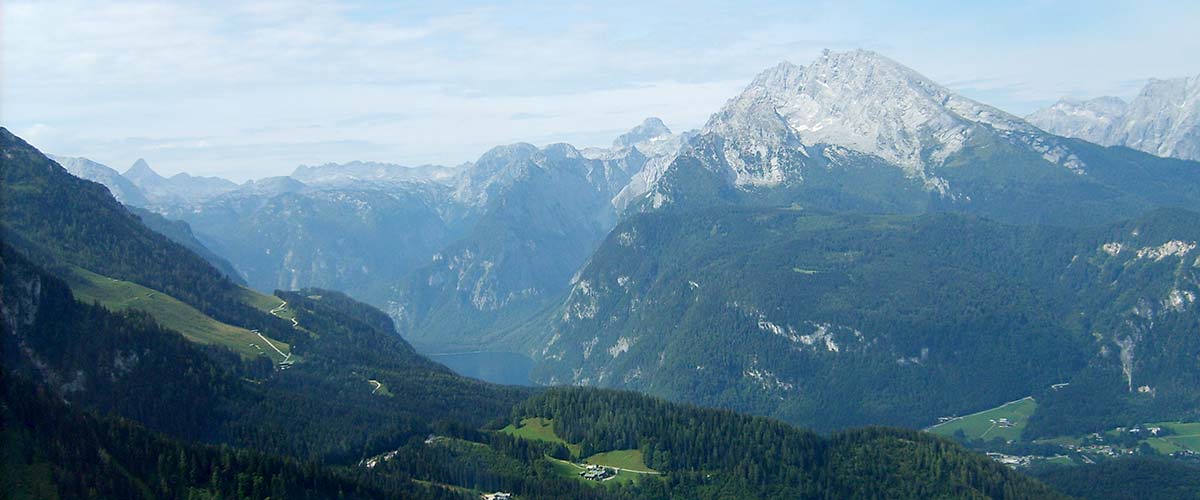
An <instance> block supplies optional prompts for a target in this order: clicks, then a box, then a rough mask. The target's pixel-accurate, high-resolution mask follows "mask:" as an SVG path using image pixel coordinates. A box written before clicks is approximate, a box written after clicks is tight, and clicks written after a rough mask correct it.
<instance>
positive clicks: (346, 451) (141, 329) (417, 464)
mask: <svg viewBox="0 0 1200 500" xmlns="http://www.w3.org/2000/svg"><path fill="white" fill-rule="evenodd" d="M3 134H4V135H3V137H6V138H10V139H13V140H9V141H6V142H5V143H4V144H3V146H4V147H3V151H2V154H3V155H4V157H5V160H6V161H5V177H4V184H3V185H2V186H0V187H2V188H3V192H4V199H5V201H6V203H11V201H12V200H14V199H20V200H22V201H24V202H25V203H24V204H23V205H21V207H20V209H18V210H10V209H9V208H11V205H9V206H6V207H5V208H6V209H5V211H4V227H5V233H4V235H5V242H4V245H3V247H2V251H0V266H2V269H0V273H2V274H3V280H2V281H0V283H3V288H2V289H0V292H2V299H3V301H2V304H3V318H4V321H3V323H2V324H0V326H2V327H3V332H2V334H3V342H2V343H0V346H2V348H3V352H2V353H0V354H2V355H3V359H4V368H3V372H2V375H0V376H3V377H4V378H3V380H4V381H5V383H4V387H5V394H4V396H5V398H4V406H3V417H4V419H5V426H4V433H5V440H4V445H3V454H2V456H3V457H4V461H5V462H4V463H5V465H6V466H5V468H4V470H5V473H4V476H3V480H2V484H3V485H4V486H5V488H12V490H11V491H13V492H14V494H17V493H20V494H28V495H30V496H35V497H54V496H60V497H70V496H74V494H75V493H77V492H80V491H86V492H89V493H88V495H94V496H99V497H128V496H145V497H163V496H166V497H184V496H188V497H196V496H200V497H203V496H222V495H225V494H227V492H229V491H236V492H237V494H238V495H240V496H245V497H265V496H267V495H274V494H277V493H279V492H283V493H285V494H287V495H295V496H309V497H321V496H328V495H329V492H331V491H336V492H337V494H338V495H339V496H347V497H355V496H356V495H357V496H365V497H379V496H391V495H395V496H401V497H406V498H409V497H417V498H422V497H430V498H437V497H449V498H473V497H477V496H478V495H479V494H480V493H481V492H483V491H485V490H489V491H490V490H495V489H504V490H509V491H514V492H517V493H518V494H519V495H520V497H521V498H547V499H548V498H844V497H846V495H850V496H863V497H871V496H887V497H891V498H925V497H927V496H928V495H930V494H933V495H949V496H972V497H979V498H1054V497H1055V496H1056V495H1057V494H1056V493H1053V492H1052V490H1049V489H1048V488H1047V487H1045V486H1044V485H1042V484H1041V483H1038V482H1036V481H1034V480H1031V479H1028V478H1026V477H1024V476H1021V475H1020V474H1018V473H1015V472H1013V471H1011V470H1009V469H1007V468H1005V467H1003V466H1002V465H999V464H997V463H994V462H992V461H990V460H987V459H986V458H985V457H982V456H980V455H978V454H975V453H974V452H970V451H968V450H965V449H964V448H962V447H960V446H958V445H955V444H953V443H951V442H949V441H945V440H942V439H940V438H936V437H932V436H923V435H918V434H914V433H912V432H911V431H899V430H887V429H876V430H866V431H860V432H855V433H847V434H844V435H838V436H835V437H833V438H828V439H826V438H820V437H818V436H816V435H815V434H812V433H809V432H806V431H802V430H800V429H797V428H794V427H791V426H789V425H786V424H782V423H779V422H774V421H770V420H766V419H763V418H761V417H748V416H742V415H737V414H734V413H730V412H725V411H716V410H702V409H697V408H693V407H688V406H681V405H677V404H673V403H667V402H663V401H659V400H655V399H652V398H648V397H644V396H635V395H631V394H627V393H619V392H610V391H595V390H588V389H547V390H538V391H534V390H530V389H521V388H512V387H503V386H495V385H490V384H486V383H483V382H478V381H474V380H470V379H466V378H463V377H460V376H457V375H455V374H453V373H452V372H450V371H449V370H447V369H445V368H444V367H442V366H440V365H437V364H436V363H432V362H430V361H428V360H426V359H424V358H422V357H420V356H419V355H417V354H416V353H415V351H413V350H412V348H411V347H410V346H409V345H408V344H407V343H406V342H405V341H404V340H403V339H402V338H401V337H399V336H398V335H397V334H396V332H395V330H394V328H393V326H392V322H391V320H390V318H388V317H387V316H386V315H385V314H383V313H382V312H380V311H378V310H376V309H374V308H371V307H370V306H367V305H365V304H362V303H360V302H356V301H353V300H351V299H349V298H348V297H346V296H344V295H341V294H339V293H337V292H333V291H327V290H320V289H304V290H301V291H297V292H282V291H280V292H278V293H277V296H278V298H279V301H280V304H279V305H272V303H266V304H264V303H263V302H264V301H267V302H269V301H270V299H269V298H265V299H264V298H259V297H257V296H252V295H251V296H249V297H250V298H247V297H248V296H247V295H246V293H245V291H244V290H242V292H243V293H242V294H241V295H237V296H236V297H239V298H237V300H238V301H239V302H238V304H242V305H246V306H247V307H249V309H250V310H251V311H254V312H255V313H259V314H262V315H264V316H267V317H269V318H273V319H276V320H279V321H280V322H282V323H284V325H283V326H282V327H279V328H278V329H277V330H273V331H272V332H271V334H272V336H273V338H277V339H282V340H284V341H285V342H287V347H288V348H289V351H288V352H287V353H286V354H284V353H282V351H281V352H280V354H284V358H285V359H284V361H283V362H282V363H271V362H269V361H266V360H267V358H266V357H263V356H239V355H238V354H236V353H235V352H233V351H230V350H229V349H227V348H226V347H223V346H222V345H221V344H199V343H193V342H189V341H186V340H184V337H183V336H181V335H180V333H178V332H176V331H174V330H172V329H170V328H165V327H163V326H162V325H160V324H159V322H158V321H157V320H156V316H154V314H156V313H155V312H154V311H150V312H148V313H142V312H136V309H137V307H132V308H130V309H134V311H120V312H114V311H113V310H109V309H108V308H107V307H105V306H102V305H100V304H98V303H97V304H86V303H81V302H79V301H77V300H75V297H74V294H73V293H72V291H71V290H70V288H69V286H68V285H67V283H65V282H64V281H63V280H62V279H60V278H59V277H58V276H73V275H72V274H71V272H72V270H73V269H75V268H76V267H81V268H85V269H88V270H91V271H98V270H103V272H106V273H113V274H121V277H122V278H124V279H126V280H128V281H130V282H136V283H137V284H138V285H139V286H143V287H150V286H155V287H158V286H161V287H162V289H158V288H153V289H152V290H151V292H149V294H148V295H145V296H144V298H145V299H147V302H149V301H150V300H149V299H153V298H154V297H153V295H155V294H159V293H166V292H165V291H164V290H163V289H165V290H171V291H172V293H171V294H172V295H174V294H175V293H178V294H179V297H177V298H179V299H180V300H182V301H185V302H187V303H188V304H190V305H192V306H194V307H196V308H197V309H198V310H200V311H203V312H205V313H209V314H212V315H213V316H214V317H216V316H220V317H222V318H225V319H226V320H227V321H230V322H233V324H234V326H239V327H243V328H244V327H246V326H248V325H247V323H244V322H242V320H244V319H246V318H249V320H250V321H256V320H257V318H259V316H257V315H252V314H247V315H246V316H239V315H237V314H228V313H224V312H223V311H222V309H221V308H222V307H224V306H225V305H226V304H228V302H224V301H221V300H212V301H209V302H204V301H202V300H198V299H197V298H196V297H199V296H200V295H201V294H199V293H198V292H199V291H201V290H213V293H215V294H227V295H225V296H226V297H229V300H234V299H233V298H234V297H235V295H234V292H232V291H230V290H241V289H238V288H236V287H235V286H233V285H232V284H231V282H229V281H228V280H227V279H225V278H223V277H222V276H221V275H220V273H219V271H217V270H216V269H214V268H212V267H211V266H209V265H208V264H207V263H206V262H205V261H204V260H203V259H201V258H200V257H198V256H196V255H195V254H193V253H191V252H190V251H188V250H187V249H185V248H184V247H182V246H180V245H178V244H176V243H173V242H171V241H169V240H168V239H166V238H165V237H163V236H161V235H158V234H157V233H154V232H153V231H150V230H149V229H147V228H145V226H143V225H141V223H140V222H139V221H138V220H137V219H136V218H134V217H133V216H131V215H130V214H129V213H128V212H126V211H123V209H120V205H119V204H116V201H115V200H114V199H112V198H111V196H108V194H107V193H106V192H102V191H103V190H102V189H101V188H100V186H98V185H95V184H90V183H86V182H83V181H79V180H78V179H75V178H73V177H70V176H68V175H66V173H65V171H62V170H61V168H60V167H58V166H57V165H56V164H54V163H52V162H49V161H48V160H46V159H45V158H44V157H40V155H37V154H36V150H33V149H32V148H29V147H28V146H27V145H25V144H24V143H23V142H20V141H19V140H15V138H13V137H12V136H11V135H9V134H8V133H7V131H4V132H3ZM13 160H21V162H20V163H16V162H14V161H13ZM32 186H36V187H32ZM68 188H70V189H73V190H74V191H76V192H78V193H80V196H79V197H77V198H71V197H69V196H66V195H65V194H60V193H65V192H66V191H67V189H68ZM22 190H26V191H27V192H26V193H21V191H22ZM97 190H99V191H97ZM33 192H38V193H44V194H46V195H47V198H50V199H53V200H57V201H58V203H36V202H33V200H31V199H30V197H31V196H32V195H31V194H30V193H33ZM101 193H102V194H103V195H104V196H101ZM10 214H14V215H13V216H10ZM32 221H61V222H63V224H62V225H61V227H58V228H45V227H43V226H42V225H40V224H36V223H34V222H32ZM94 228H107V229H109V233H111V232H119V234H121V235H125V236H128V237H130V238H132V240H131V241H112V239H110V238H105V236H104V234H108V233H99V232H96V230H95V229H94ZM10 240H15V244H13V245H9V242H10ZM80 242H91V243H93V244H92V245H89V246H88V248H87V249H80V248H79V247H78V245H79V244H80ZM30 255H33V256H36V257H35V258H31V257H30ZM168 257H170V258H175V259H178V262H180V263H181V265H180V266H176V268H177V269H182V270H181V271H180V272H178V273H169V274H163V275H155V274H152V273H154V272H157V271H159V270H162V269H165V268H166V265H165V262H166V259H167V258H168ZM135 264H136V265H135ZM72 266H76V267H72ZM189 267H190V268H189ZM56 275H58V276H56ZM185 280H196V281H199V282H200V284H201V285H204V283H209V284H211V285H210V286H211V289H206V288H199V287H197V284H196V283H194V282H188V281H185ZM139 293H143V292H139ZM266 307H271V309H270V312H264V308H266ZM159 313H160V314H161V312H159ZM285 318H286V319H285ZM260 338H261V340H262V342H264V343H266V344H271V341H270V340H269V338H266V337H260ZM10 381H11V383H10ZM130 394H133V395H135V396H136V397H132V398H131V397H130ZM530 398H532V399H530ZM59 401H66V402H67V403H69V407H68V409H67V410H65V411H64V410H62V405H61V404H60V403H59ZM522 401H525V402H524V403H522ZM609 415H612V416H621V417H620V418H613V417H610V416H609ZM635 416H636V418H632V417H635ZM536 417H544V418H552V419H553V421H554V426H553V427H552V429H562V431H563V433H564V436H565V437H566V438H565V440H563V441H562V442H563V443H566V444H567V445H570V446H561V445H558V446H555V445H552V446H547V445H545V444H542V442H541V441H538V440H536V439H530V438H528V437H525V436H526V435H522V434H521V433H520V432H514V433H509V432H505V431H504V430H503V429H510V428H511V427H504V428H503V429H502V427H503V426H504V425H505V424H506V423H513V422H514V421H517V422H516V423H520V422H524V421H525V420H527V419H532V418H536ZM656 422H674V423H673V424H670V425H665V426H663V425H657V424H654V423H656ZM685 422H703V424H702V425H698V426H691V425H683V423H685ZM675 424H679V425H675ZM142 426H146V427H145V428H143V427H142ZM559 426H562V427H559ZM158 433H162V434H158ZM76 436H79V437H76ZM514 436H515V437H514ZM68 443H70V444H68ZM583 443H587V444H586V451H587V452H589V453H596V452H601V453H602V452H622V455H624V456H637V455H648V456H649V457H650V463H651V464H653V465H654V466H656V467H661V468H662V470H661V471H654V472H660V473H661V474H652V473H649V472H646V473H644V474H645V475H644V477H639V476H635V477H631V478H629V480H622V481H618V482H616V483H615V484H611V485H597V484H594V483H591V482H588V481H586V480H584V479H582V478H580V477H579V475H578V474H577V472H575V471H576V470H578V469H575V467H576V466H575V465H571V463H572V462H577V461H582V460H601V458H597V457H598V456H603V455H602V454H600V455H592V456H581V455H579V453H582V452H584V451H585V447H584V446H585V445H584V444H583ZM780 443H789V444H792V445H795V446H787V447H782V448H781V447H780ZM212 445H217V446H218V447H212ZM635 445H636V446H635ZM630 446H635V449H626V447H630ZM564 449H565V451H566V454H564V453H563V452H564ZM248 450H253V451H248ZM726 450H740V451H739V453H738V454H737V455H736V457H738V458H737V459H736V460H735V459H731V458H730V457H728V456H725V455H724V452H725V451H726ZM151 454H154V455H155V456H156V458H155V459H153V461H151V459H150V458H149V457H150V455H151ZM165 454H170V457H163V456H162V455H165ZM806 457H807V458H806ZM564 458H565V460H566V461H563V460H564ZM809 459H813V460H815V461H810V460H809ZM217 463H219V464H220V466H219V467H217V468H216V469H209V468H207V465H206V464H217ZM10 465H11V467H10ZM202 467H205V468H204V469H203V470H205V471H206V472H205V473H203V474H201V473H199V472H193V471H200V470H201V468H202ZM10 470H11V471H15V472H16V473H15V474H10V473H9V472H8V471H10ZM622 474H626V473H625V472H622ZM630 474H632V473H630ZM92 492H94V493H92Z"/></svg>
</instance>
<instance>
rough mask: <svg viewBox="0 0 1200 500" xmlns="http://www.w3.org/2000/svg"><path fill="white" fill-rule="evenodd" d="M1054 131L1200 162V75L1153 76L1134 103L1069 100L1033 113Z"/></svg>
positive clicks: (1035, 121) (1112, 99) (1036, 121)
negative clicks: (1188, 76) (1185, 76)
mask: <svg viewBox="0 0 1200 500" xmlns="http://www.w3.org/2000/svg"><path fill="white" fill-rule="evenodd" d="M1028 120H1029V121H1030V122H1031V123H1033V124H1034V125H1037V126H1038V127H1041V128H1042V129H1043V130H1046V131H1047V132H1050V133H1052V134H1058V135H1063V136H1067V137H1077V138H1080V139H1083V140H1086V141H1090V142H1094V143H1097V144H1101V145H1104V146H1127V147H1131V148H1134V149H1138V150H1141V151H1145V152H1147V153H1151V154H1155V155H1158V156H1165V157H1175V158H1183V159H1186V160H1200V76H1195V77H1191V78H1175V79H1171V80H1157V79H1152V80H1150V82H1149V83H1147V84H1146V86H1145V87H1144V88H1143V89H1142V91H1141V93H1139V94H1138V95H1137V97H1135V98H1134V99H1133V100H1132V101H1130V102H1128V103H1126V102H1125V101H1124V100H1122V99H1120V98H1118V97H1098V98H1095V99H1088V100H1085V101H1080V100H1074V99H1063V100H1060V101H1058V102H1057V103H1055V104H1054V105H1052V106H1050V107H1048V108H1045V109H1042V110H1039V111H1037V112H1035V113H1033V114H1031V115H1029V117H1028Z"/></svg>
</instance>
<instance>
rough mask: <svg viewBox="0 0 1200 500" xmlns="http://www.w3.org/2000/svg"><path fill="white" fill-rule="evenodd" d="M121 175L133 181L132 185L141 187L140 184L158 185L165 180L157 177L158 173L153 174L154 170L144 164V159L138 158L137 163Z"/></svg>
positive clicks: (147, 164) (159, 176)
mask: <svg viewBox="0 0 1200 500" xmlns="http://www.w3.org/2000/svg"><path fill="white" fill-rule="evenodd" d="M122 175H124V176H125V178H126V179H129V180H131V181H133V183H134V184H137V185H138V186H141V185H142V184H152V183H158V182H162V181H165V180H166V178H164V177H163V176H161V175H158V172H155V171H154V169H152V168H150V164H149V163H146V160H145V159H144V158H138V159H137V161H135V162H133V165H131V166H130V167H129V170H126V171H125V173H124V174H122Z"/></svg>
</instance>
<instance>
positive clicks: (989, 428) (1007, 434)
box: [928, 398, 1037, 441]
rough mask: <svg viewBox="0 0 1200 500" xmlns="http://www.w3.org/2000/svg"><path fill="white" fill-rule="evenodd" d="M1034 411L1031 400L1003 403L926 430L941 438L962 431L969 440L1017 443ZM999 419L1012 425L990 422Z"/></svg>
mask: <svg viewBox="0 0 1200 500" xmlns="http://www.w3.org/2000/svg"><path fill="white" fill-rule="evenodd" d="M1035 409H1037V403H1036V402H1034V400H1033V398H1024V399H1019V400H1017V401H1012V402H1009V403H1004V404H1003V405H1000V406H998V407H996V408H992V409H990V410H985V411H981V412H979V413H973V414H970V415H967V416H963V417H959V418H956V419H954V420H951V421H949V422H944V423H941V424H938V425H935V426H933V427H930V428H929V429H928V430H929V432H932V433H934V434H938V435H942V436H954V433H955V431H958V430H959V429H962V431H963V433H964V434H966V435H967V438H970V439H975V438H979V439H983V440H985V441H988V440H991V439H994V438H997V437H998V438H1002V439H1011V440H1014V441H1019V440H1020V439H1021V431H1023V430H1025V424H1026V423H1027V422H1028V421H1029V416H1030V415H1033V411H1034V410H1035ZM1001 418H1007V419H1008V420H1009V421H1010V422H1013V424H1014V425H1013V426H1012V427H1005V428H1002V427H1000V426H998V425H995V424H993V423H992V420H997V421H999V420H1000V419H1001Z"/></svg>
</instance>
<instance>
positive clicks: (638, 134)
mask: <svg viewBox="0 0 1200 500" xmlns="http://www.w3.org/2000/svg"><path fill="white" fill-rule="evenodd" d="M664 135H671V129H669V128H667V125H666V124H664V123H663V122H662V120H660V119H658V118H657V117H653V116H652V117H650V118H646V119H645V120H644V121H642V123H641V125H638V126H636V127H633V128H632V129H629V131H628V132H626V133H624V134H621V135H620V136H619V137H617V138H616V139H615V140H613V147H615V148H623V147H628V146H632V145H634V144H637V143H640V142H645V141H648V140H650V139H654V138H656V137H661V136H664Z"/></svg>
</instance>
